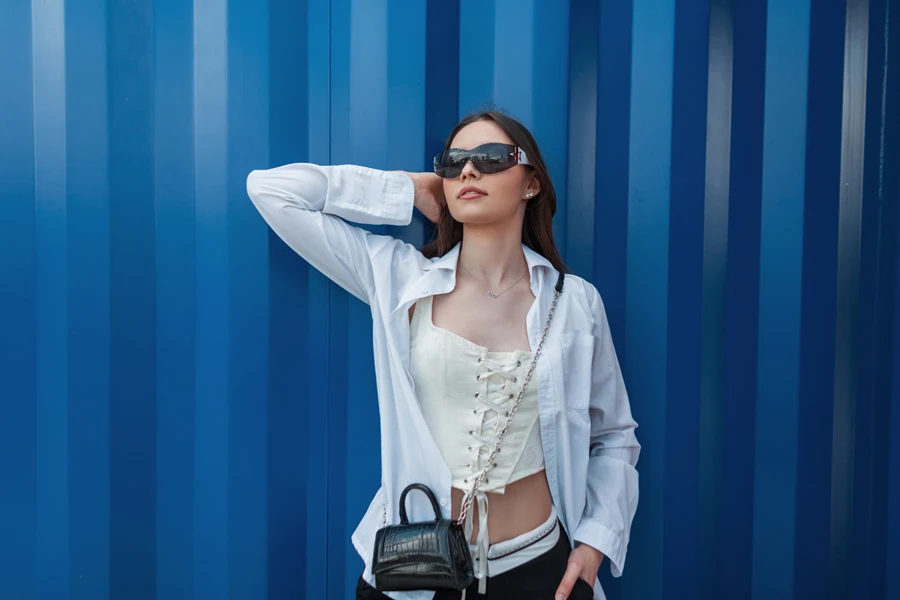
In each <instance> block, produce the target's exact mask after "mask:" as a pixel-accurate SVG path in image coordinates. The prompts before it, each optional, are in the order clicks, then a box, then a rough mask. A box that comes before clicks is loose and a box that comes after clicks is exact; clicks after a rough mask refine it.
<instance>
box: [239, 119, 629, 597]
mask: <svg viewBox="0 0 900 600" xmlns="http://www.w3.org/2000/svg"><path fill="white" fill-rule="evenodd" d="M247 188H248V193H249V195H250V197H251V198H252V200H253V202H254V204H255V205H256V207H257V208H258V210H259V212H260V213H261V214H262V216H263V218H264V219H265V220H266V222H267V223H268V224H269V225H270V226H271V227H272V229H273V230H274V231H275V232H276V233H277V234H278V235H279V236H280V237H281V238H282V239H283V240H284V241H285V242H286V243H287V244H289V245H290V246H291V247H292V248H293V249H294V250H295V251H296V252H298V253H299V254H300V255H301V256H302V257H303V258H305V259H306V260H307V261H308V262H309V263H310V264H312V265H313V266H314V267H316V268H317V269H319V270H320V271H321V272H323V273H324V274H325V275H326V276H328V277H329V278H330V279H332V280H333V281H335V282H336V283H337V284H339V285H340V286H341V287H343V288H344V289H346V290H347V291H348V292H350V293H351V294H353V295H354V296H356V297H357V298H359V299H360V300H362V301H363V302H366V303H368V304H369V305H370V307H371V311H372V317H373V333H374V352H375V368H376V380H377V387H378V403H379V413H380V422H381V423H380V424H381V440H382V444H381V446H382V447H381V459H382V487H381V489H379V491H378V493H376V495H375V498H374V499H373V500H372V502H371V504H370V506H369V509H368V511H367V512H366V514H365V516H364V517H363V519H362V521H361V522H360V524H359V526H358V527H357V529H356V531H355V532H354V533H353V536H352V540H353V543H354V546H355V547H356V549H357V551H358V552H359V554H360V556H361V557H362V559H363V561H364V562H365V570H364V573H363V575H362V577H360V580H359V583H358V586H357V598H387V597H391V598H398V599H403V600H430V599H431V598H436V599H439V600H443V599H450V598H460V597H461V595H462V594H460V592H445V591H441V592H437V593H435V592H433V591H431V592H429V591H415V592H402V593H400V592H390V596H387V595H385V594H382V593H380V592H377V591H375V589H374V587H373V585H374V578H373V576H372V564H371V562H372V550H373V544H374V540H375V533H376V531H378V530H379V529H380V528H382V527H384V526H385V525H387V524H393V523H397V522H399V517H398V514H399V506H398V503H399V497H400V493H401V491H402V490H403V489H404V488H405V487H406V486H407V485H409V484H410V483H424V484H425V485H427V486H428V487H429V488H431V490H433V491H434V492H435V494H436V495H437V498H438V499H439V504H440V507H441V510H442V511H443V515H442V516H443V517H445V518H446V517H450V516H452V518H458V517H459V514H460V509H461V507H462V506H464V505H465V504H464V502H465V500H466V495H467V493H470V492H471V491H472V482H473V481H474V479H476V478H477V477H478V476H479V475H480V474H481V473H483V472H486V474H485V476H484V477H483V479H484V481H483V483H482V485H481V487H480V489H478V491H477V493H476V494H475V496H474V497H472V498H471V500H470V502H469V503H468V504H469V505H470V506H471V509H470V511H471V512H469V513H468V514H467V517H468V518H467V520H466V524H465V531H466V534H467V536H469V541H470V544H471V545H470V548H471V551H472V557H473V562H474V565H475V573H476V576H477V579H476V581H475V582H474V583H473V584H472V585H471V586H470V587H469V588H468V589H467V590H465V597H466V598H468V599H471V598H489V599H505V598H517V599H518V598H557V599H562V598H594V599H599V598H604V595H603V591H602V590H601V589H600V585H599V582H598V581H597V572H598V569H599V567H600V564H601V562H602V561H603V559H604V557H609V559H610V562H611V568H612V572H613V574H614V575H615V576H620V575H621V571H622V568H623V566H624V561H625V552H626V548H627V545H628V538H629V531H630V528H631V521H632V518H633V516H634V512H635V509H636V507H637V501H638V476H637V471H636V470H635V464H636V463H637V460H638V454H639V452H640V445H639V444H638V442H637V440H636V438H635V435H634V430H635V428H636V426H637V425H636V423H635V422H634V420H633V419H632V416H631V409H630V406H629V402H628V397H627V395H626V392H625V387H624V384H623V382H622V375H621V371H620V369H619V364H618V361H617V359H616V354H615V350H614V348H613V344H612V340H611V338H610V333H609V326H608V323H607V319H606V314H605V311H604V308H603V303H602V301H601V299H600V296H599V294H598V292H597V290H596V288H594V286H593V285H591V284H590V283H588V282H587V281H585V280H584V279H581V278H579V277H576V276H574V275H568V276H567V277H566V278H565V285H564V288H563V289H564V291H563V293H562V294H561V295H560V296H559V299H558V304H557V306H556V309H555V316H554V317H553V321H552V323H551V327H550V328H549V329H548V330H547V332H546V335H545V332H544V327H545V322H546V320H547V317H548V314H549V310H550V306H551V304H552V302H553V299H554V295H555V291H554V286H555V284H556V282H557V278H558V276H559V274H560V272H566V271H567V269H566V267H565V265H564V264H563V262H562V260H561V259H560V256H559V252H558V251H557V249H556V246H555V244H554V241H553V233H552V218H553V215H554V213H555V212H556V196H555V193H554V191H553V185H552V183H551V182H550V177H549V174H548V172H547V168H546V166H545V164H544V161H543V159H542V157H541V154H540V152H539V151H538V148H537V144H536V143H535V141H534V138H533V137H532V136H531V134H530V133H529V132H528V130H527V129H526V128H525V127H524V126H522V125H521V124H520V123H518V122H517V121H515V120H514V119H512V118H510V117H508V116H506V115H504V114H502V113H498V112H495V111H489V112H483V113H479V114H475V115H472V116H470V117H468V118H466V119H465V120H463V121H462V122H461V123H459V125H457V127H456V128H455V129H454V130H453V132H452V133H451V134H450V136H449V138H448V139H447V143H446V145H445V150H444V152H442V153H441V154H439V155H438V157H436V159H435V173H404V172H382V171H376V170H374V169H368V168H363V167H358V166H352V165H345V166H336V167H319V166H315V165H309V164H294V165H286V166H283V167H278V168H275V169H271V170H268V171H254V172H253V173H251V174H250V176H249V178H248V181H247ZM413 207H416V208H418V209H419V210H420V212H422V213H423V214H424V215H425V216H426V217H427V218H428V219H430V220H431V221H433V222H436V223H437V233H436V237H435V239H434V240H433V241H432V242H431V243H429V244H428V245H426V246H425V247H424V248H423V249H421V250H418V249H416V248H415V247H413V246H411V245H409V244H406V243H404V242H402V241H400V240H397V239H394V238H391V237H389V236H383V235H374V234H372V233H369V232H368V231H366V230H364V229H362V228H358V227H354V226H352V225H350V224H348V223H347V221H351V222H356V223H362V224H389V225H407V224H409V222H410V221H411V218H412V209H413ZM457 267H459V269H457ZM542 338H544V345H543V346H542V349H541V351H540V352H537V348H538V345H539V343H540V341H541V339H542ZM535 354H537V356H538V358H537V359H535ZM533 360H534V362H535V365H534V367H535V368H534V372H533V378H532V379H531V382H530V385H528V386H527V387H526V388H525V392H524V393H522V394H521V399H520V400H519V401H520V404H519V405H518V410H517V412H515V414H514V418H513V419H512V420H511V421H510V426H509V429H508V432H507V434H506V437H505V438H504V439H503V440H502V443H501V448H502V452H500V453H499V454H497V455H496V456H497V459H496V460H495V461H493V464H491V465H487V464H484V463H485V459H486V458H487V457H488V456H489V455H490V454H491V450H492V449H493V446H494V445H495V444H496V443H497V439H498V434H499V431H500V430H501V428H502V427H503V426H504V425H505V423H506V419H505V415H506V414H507V413H508V411H509V410H510V408H511V405H512V403H513V402H514V401H515V400H516V397H517V396H518V395H519V392H520V389H521V387H522V385H523V383H525V379H526V377H527V376H528V371H529V369H530V367H531V364H532V361H533ZM406 505H407V509H408V512H409V515H410V521H424V520H428V519H433V518H434V514H433V509H432V506H431V504H430V503H429V501H428V499H427V498H426V497H425V495H424V494H410V495H409V497H408V498H407V500H406Z"/></svg>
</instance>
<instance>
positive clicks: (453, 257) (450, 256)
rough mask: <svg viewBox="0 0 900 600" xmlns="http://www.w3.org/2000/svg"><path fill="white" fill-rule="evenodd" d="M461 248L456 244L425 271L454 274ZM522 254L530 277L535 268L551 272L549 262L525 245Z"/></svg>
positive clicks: (459, 243)
mask: <svg viewBox="0 0 900 600" xmlns="http://www.w3.org/2000/svg"><path fill="white" fill-rule="evenodd" d="M461 247H462V242H457V243H456V245H455V246H453V248H451V249H450V250H449V251H448V252H447V253H446V254H445V255H444V256H442V257H440V258H438V259H436V260H434V261H432V262H430V263H428V264H427V265H425V270H426V271H430V270H432V269H449V270H451V271H453V272H456V268H457V264H458V262H459V250H460V248H461ZM522 252H523V253H524V254H525V263H526V264H527V265H528V272H529V273H531V274H532V275H533V274H534V269H535V267H547V268H549V269H550V270H551V271H552V270H553V265H552V264H551V263H550V261H549V260H547V259H546V258H544V257H543V256H542V255H540V254H538V253H537V252H535V251H534V250H532V249H531V248H529V247H528V246H526V245H525V244H522Z"/></svg>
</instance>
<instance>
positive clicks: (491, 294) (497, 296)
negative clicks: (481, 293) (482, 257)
mask: <svg viewBox="0 0 900 600" xmlns="http://www.w3.org/2000/svg"><path fill="white" fill-rule="evenodd" d="M459 266H461V267H462V268H463V269H465V271H466V273H468V274H469V275H472V271H470V270H468V269H466V265H464V264H462V261H460V262H459ZM525 275H528V269H526V270H525V273H524V274H523V275H522V276H521V277H519V279H517V280H516V283H514V284H512V285H511V286H509V287H508V288H506V289H505V290H503V291H502V292H500V293H499V294H495V293H494V292H492V291H491V290H488V296H490V297H491V298H493V299H494V300H496V299H497V298H499V297H500V296H502V295H503V294H505V293H506V292H508V291H509V290H511V289H513V288H514V287H516V284H517V283H519V282H520V281H522V280H523V279H525ZM472 278H473V279H475V280H476V281H478V282H480V283H481V284H482V285H484V286H485V287H487V284H485V283H484V282H483V281H481V280H480V279H478V278H477V277H475V276H474V275H472Z"/></svg>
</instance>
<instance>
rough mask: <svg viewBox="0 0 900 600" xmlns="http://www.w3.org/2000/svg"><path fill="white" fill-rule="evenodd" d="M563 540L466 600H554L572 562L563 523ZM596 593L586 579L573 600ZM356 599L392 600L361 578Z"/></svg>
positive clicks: (447, 595) (454, 598) (453, 598)
mask: <svg viewBox="0 0 900 600" xmlns="http://www.w3.org/2000/svg"><path fill="white" fill-rule="evenodd" d="M558 526H559V541H558V542H556V545H555V546H554V547H553V548H551V549H550V550H548V551H547V552H545V553H543V554H541V555H540V556H536V557H534V558H533V559H531V560H529V561H528V562H526V563H524V564H521V565H519V566H518V567H515V568H514V569H510V570H509V571H507V572H505V573H501V574H499V575H496V576H494V577H489V578H488V580H487V594H486V595H481V594H479V593H478V581H475V583H473V584H472V585H470V586H469V588H468V589H467V590H466V600H530V599H534V600H553V596H554V595H555V594H556V589H557V588H558V587H559V583H560V582H561V581H562V578H563V574H565V572H566V564H567V563H568V560H569V538H568V536H567V535H566V531H565V529H563V527H562V524H561V523H560V524H559V525H558ZM460 596H462V594H461V593H460V592H447V591H440V592H437V593H436V594H435V596H434V600H459V598H460ZM593 597H594V592H593V590H592V589H591V586H590V584H589V583H588V582H586V581H585V580H584V579H581V578H579V579H578V581H577V582H576V583H575V587H574V588H573V589H572V594H571V595H570V596H569V598H570V600H591V599H592V598H593ZM356 600H390V598H389V596H385V595H384V594H382V593H381V592H379V591H377V590H376V589H375V588H373V587H372V586H371V585H369V584H368V583H366V582H365V580H364V579H363V578H362V577H360V578H359V581H358V582H357V584H356Z"/></svg>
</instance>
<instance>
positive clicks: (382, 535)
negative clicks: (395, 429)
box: [372, 273, 565, 592]
mask: <svg viewBox="0 0 900 600" xmlns="http://www.w3.org/2000/svg"><path fill="white" fill-rule="evenodd" d="M564 280H565V273H560V274H559V279H558V280H557V282H556V287H555V292H556V293H555V295H554V297H553V304H552V305H551V306H550V313H549V314H548V315H547V324H546V326H545V327H544V333H543V335H542V336H541V341H540V344H538V348H537V350H536V351H535V353H534V359H533V360H532V362H531V368H529V369H528V375H527V376H526V377H525V382H524V383H523V384H522V389H521V390H520V391H519V396H518V398H516V402H515V404H514V405H513V407H512V409H511V410H510V412H509V416H508V417H507V419H506V424H505V425H504V427H503V429H502V430H501V431H500V434H499V437H498V439H497V445H496V446H495V447H494V450H493V452H492V453H491V455H490V457H489V458H488V460H487V461H486V464H487V465H493V464H494V459H495V457H496V455H497V452H499V451H500V444H501V442H502V441H503V437H504V436H505V435H506V432H507V430H508V429H509V424H510V423H511V422H512V418H513V416H515V414H516V410H517V409H518V408H519V402H521V400H522V396H524V394H525V389H526V388H527V387H528V382H529V381H530V380H531V375H532V373H533V372H534V366H535V364H536V362H537V358H538V356H540V354H541V349H542V348H543V346H544V340H545V339H546V338H547V332H548V331H549V330H550V323H551V322H552V320H553V313H554V311H555V310H556V304H557V302H558V301H559V296H560V294H562V290H563V282H564ZM487 473H488V469H485V470H483V471H482V472H481V474H480V475H479V477H478V478H477V479H476V480H475V483H474V484H473V485H472V491H471V492H469V493H468V494H466V501H465V502H464V503H463V506H462V507H461V509H460V516H459V520H458V521H453V520H450V519H444V518H442V517H441V510H440V508H439V507H438V502H437V498H435V495H434V492H433V491H431V489H430V488H429V487H428V486H426V485H424V484H422V483H413V484H410V485H408V486H406V488H405V489H404V490H403V493H402V494H400V524H399V525H388V526H387V527H382V528H381V529H379V530H378V532H377V533H376V534H375V551H374V553H373V555H372V556H373V558H372V575H374V576H375V589H376V590H378V591H379V592H402V591H412V590H435V591H437V590H456V591H462V590H465V589H466V588H467V587H469V585H471V584H472V582H474V581H475V569H474V567H473V565H472V554H471V552H470V551H469V540H467V539H466V535H465V532H464V527H463V526H464V523H465V520H466V518H467V515H468V512H469V509H470V508H471V505H472V502H473V501H474V499H475V493H476V492H477V491H478V487H479V486H480V485H481V482H482V481H483V480H484V478H485V476H486V475H487ZM410 490H420V491H422V492H424V493H425V494H426V495H427V496H428V499H429V500H430V501H431V506H432V508H434V516H435V518H434V521H422V522H417V523H410V522H409V519H408V518H407V514H406V495H407V494H408V493H409V492H410Z"/></svg>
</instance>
